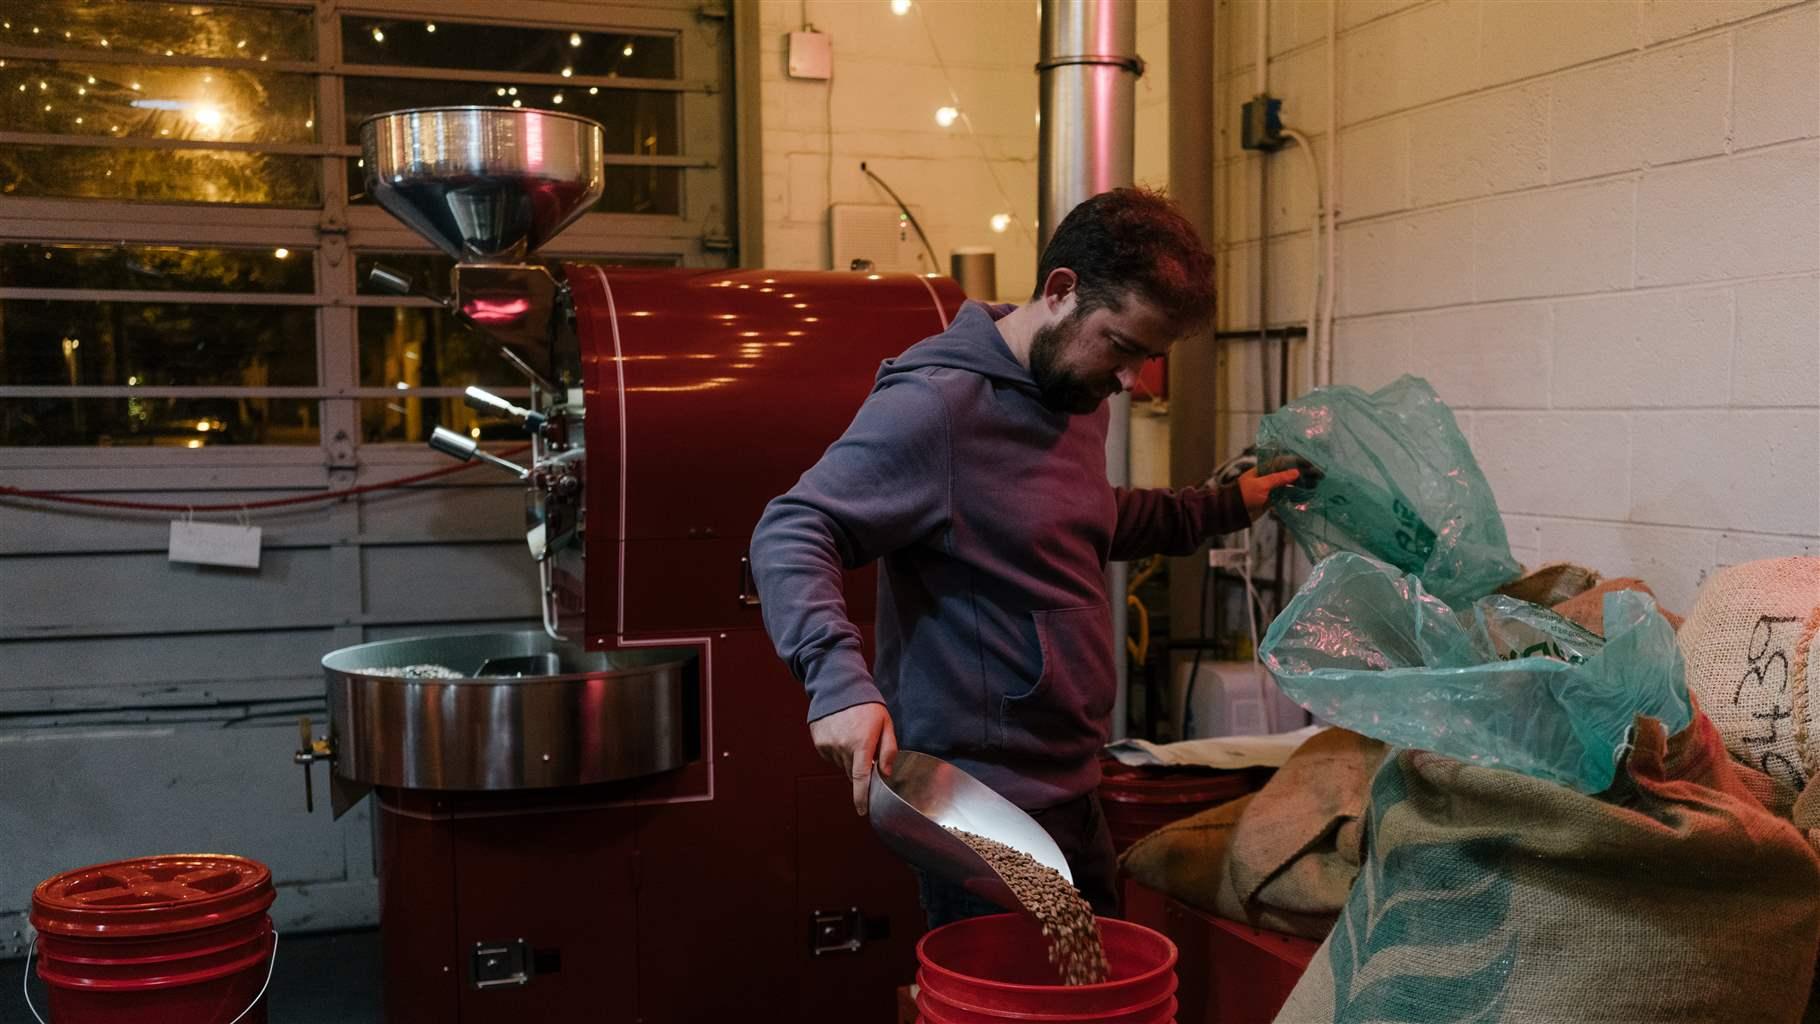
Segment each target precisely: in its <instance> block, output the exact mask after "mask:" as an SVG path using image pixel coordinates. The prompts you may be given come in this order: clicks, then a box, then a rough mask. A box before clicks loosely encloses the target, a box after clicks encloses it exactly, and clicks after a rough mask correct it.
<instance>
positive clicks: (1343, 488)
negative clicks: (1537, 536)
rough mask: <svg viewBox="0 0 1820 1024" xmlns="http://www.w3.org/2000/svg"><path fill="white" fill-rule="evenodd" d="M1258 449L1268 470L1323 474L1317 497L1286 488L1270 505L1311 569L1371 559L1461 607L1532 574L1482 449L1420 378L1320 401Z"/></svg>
mask: <svg viewBox="0 0 1820 1024" xmlns="http://www.w3.org/2000/svg"><path fill="white" fill-rule="evenodd" d="M1257 447H1258V458H1259V460H1260V461H1264V460H1267V459H1270V458H1273V457H1277V456H1281V455H1293V456H1300V457H1301V458H1304V459H1307V460H1308V461H1309V462H1312V463H1313V464H1314V465H1315V466H1317V467H1319V469H1320V474H1319V476H1318V478H1317V479H1316V481H1315V483H1314V484H1313V486H1312V487H1304V486H1300V485H1297V486H1291V487H1283V488H1279V489H1278V490H1277V491H1276V492H1275V493H1274V494H1272V495H1271V500H1270V504H1271V507H1272V508H1273V509H1274V510H1275V511H1276V514H1277V518H1278V519H1280V520H1281V521H1282V523H1283V525H1284V526H1286V527H1287V528H1288V529H1289V532H1290V533H1291V534H1293V535H1294V536H1295V539H1296V543H1297V544H1299V545H1300V546H1301V548H1302V550H1303V551H1304V552H1306V553H1307V554H1308V559H1309V561H1311V562H1319V561H1320V560H1321V559H1323V558H1326V557H1327V556H1328V555H1331V554H1333V553H1335V552H1337V551H1356V552H1359V553H1360V554H1366V555H1370V556H1372V557H1373V558H1376V559H1379V560H1381V561H1384V562H1388V563H1389V564H1391V565H1394V566H1396V567H1397V568H1399V569H1401V570H1403V571H1404V572H1410V573H1415V574H1416V575H1417V576H1419V577H1421V579H1422V585H1423V586H1424V587H1426V588H1427V589H1428V592H1429V593H1431V594H1433V595H1435V596H1436V597H1439V598H1440V599H1441V600H1443V601H1446V602H1447V603H1448V604H1451V605H1454V606H1455V607H1459V606H1461V605H1465V604H1467V603H1469V602H1471V601H1474V600H1477V599H1478V598H1481V597H1484V596H1485V595H1486V594H1489V593H1491V592H1492V591H1493V590H1496V589H1497V588H1498V587H1499V586H1501V585H1502V584H1504V583H1508V582H1509V581H1511V580H1513V579H1516V578H1517V576H1518V575H1520V574H1521V572H1522V569H1521V567H1520V566H1518V565H1517V562H1516V560H1515V559H1514V558H1512V557H1511V556H1510V540H1509V539H1508V538H1507V537H1506V536H1505V533H1504V517H1503V516H1501V515H1499V514H1498V503H1497V500H1496V499H1495V498H1493V497H1492V493H1491V485H1490V484H1488V483H1486V482H1485V474H1484V473H1482V472H1480V470H1479V464H1478V462H1477V461H1475V460H1474V459H1473V457H1472V447H1471V446H1470V445H1468V444H1467V443H1466V438H1465V436H1464V435H1462V434H1461V433H1460V427H1459V425H1458V424H1456V423H1455V422H1454V418H1453V412H1452V411H1451V410H1449V409H1448V408H1447V405H1446V404H1445V403H1444V402H1442V401H1441V400H1440V398H1438V397H1436V396H1435V393H1434V389H1433V388H1431V387H1429V386H1428V382H1427V381H1425V380H1423V379H1421V378H1420V377H1410V376H1404V377H1401V378H1399V379H1398V380H1396V381H1394V382H1393V383H1391V384H1389V385H1387V386H1385V387H1384V388H1383V389H1382V390H1380V391H1378V392H1376V393H1375V394H1369V395H1368V394H1366V393H1365V392H1363V391H1360V390H1359V389H1358V388H1353V387H1327V388H1320V389H1318V390H1315V391H1311V392H1309V393H1308V394H1306V395H1303V396H1302V397H1301V398H1298V399H1296V400H1295V401H1293V402H1290V403H1289V404H1288V405H1285V406H1283V407H1282V408H1280V409H1278V410H1277V411H1275V412H1273V413H1271V414H1269V415H1268V416H1265V417H1264V419H1263V422H1261V423H1260V424H1259V425H1258V445H1257Z"/></svg>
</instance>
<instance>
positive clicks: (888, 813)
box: [867, 750, 1074, 911]
mask: <svg viewBox="0 0 1820 1024" xmlns="http://www.w3.org/2000/svg"><path fill="white" fill-rule="evenodd" d="M867 799H868V800H869V802H870V805H869V808H868V816H869V817H870V818H871V819H872V829H873V831H875V832H877V833H878V837H879V838H880V839H882V840H884V842H885V845H886V846H888V847H890V849H891V852H892V853H895V854H897V855H898V856H899V857H902V858H903V859H905V860H907V861H909V862H910V863H912V864H914V865H916V866H917V867H919V868H922V869H923V870H924V871H927V872H929V873H930V874H932V875H934V876H936V877H937V878H941V879H943V880H944V881H948V882H952V883H954V884H955V885H959V886H961V887H963V888H965V889H966V890H967V891H968V892H971V893H973V894H974V895H976V896H978V897H980V898H981V899H985V900H990V901H992V902H993V903H996V904H998V905H999V906H1001V907H1004V908H1005V909H1007V910H1013V911H1022V910H1023V909H1024V907H1023V904H1021V903H1020V902H1019V901H1018V898H1017V895H1016V894H1015V893H1013V892H1012V891H1011V886H1009V885H1007V884H1006V882H1005V879H1004V877H1003V876H1001V875H1000V874H999V873H998V872H997V871H996V870H994V869H993V867H992V865H991V864H989V863H987V861H986V859H985V858H984V857H981V856H980V855H979V854H978V853H976V852H974V849H973V847H971V846H968V845H967V844H966V842H965V841H963V840H962V839H961V838H960V837H959V836H957V835H955V834H954V833H952V832H949V831H948V827H949V826H952V827H954V828H958V829H965V830H966V831H968V832H972V833H973V834H974V835H979V836H985V837H986V838H987V839H993V840H996V841H998V842H1001V843H1004V844H1005V845H1006V846H1009V847H1011V848H1012V849H1014V850H1017V851H1019V852H1022V853H1027V854H1029V855H1030V857H1031V858H1032V859H1034V860H1035V861H1036V862H1037V863H1038V864H1042V865H1045V866H1047V867H1051V868H1054V869H1055V870H1057V871H1059V872H1061V875H1062V877H1063V878H1065V879H1067V880H1068V884H1070V885H1073V884H1074V875H1073V874H1071V873H1070V872H1069V871H1068V861H1067V859H1066V858H1064V857H1063V856H1062V851H1061V849H1060V848H1058V847H1057V846H1056V845H1055V840H1053V839H1051V838H1049V833H1047V832H1045V831H1043V826H1041V825H1038V824H1037V823H1036V821H1035V819H1033V818H1031V817H1030V815H1028V814H1025V813H1024V812H1023V810H1022V809H1021V808H1019V807H1018V806H1017V805H1016V804H1014V803H1012V802H1011V801H1009V800H1007V799H1005V798H1004V797H1002V796H999V795H998V794H997V793H996V792H994V791H993V790H992V789H991V787H989V786H987V785H986V784H985V783H983V782H981V781H979V780H978V779H976V778H974V777H973V776H971V775H968V774H967V773H966V772H964V771H962V770H960V769H959V768H956V767H955V766H953V765H951V764H949V763H948V762H946V761H944V760H942V759H941V758H939V757H932V756H930V755H928V754H920V753H917V752H916V751H914V750H900V751H898V752H897V757H896V759H895V760H893V761H892V762H891V777H890V778H888V779H887V778H885V776H884V774H883V773H881V772H879V771H877V770H876V769H875V770H874V771H873V772H872V782H871V789H870V791H869V795H868V797H867Z"/></svg>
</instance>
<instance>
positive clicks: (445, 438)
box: [430, 427, 531, 480]
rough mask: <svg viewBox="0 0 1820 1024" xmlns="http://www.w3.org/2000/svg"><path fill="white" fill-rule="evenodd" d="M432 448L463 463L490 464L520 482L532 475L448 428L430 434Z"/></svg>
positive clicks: (437, 429)
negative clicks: (477, 462) (483, 449)
mask: <svg viewBox="0 0 1820 1024" xmlns="http://www.w3.org/2000/svg"><path fill="white" fill-rule="evenodd" d="M430 447H431V448H434V449H436V450H437V451H439V452H441V453H443V454H444V455H453V456H455V457H456V458H458V459H460V460H461V461H463V462H469V461H472V460H474V459H479V460H480V461H482V462H490V463H492V464H493V465H495V466H498V467H499V468H500V469H503V470H505V471H506V472H508V473H511V474H512V475H514V476H516V477H518V479H520V480H523V479H525V478H526V477H529V476H530V475H531V471H530V470H528V469H526V468H524V467H523V466H520V465H519V464H518V463H516V462H512V461H511V460H509V459H502V458H500V457H499V456H497V455H494V454H492V453H491V452H484V451H481V450H480V442H479V441H476V440H474V439H473V438H471V437H464V436H462V435H461V434H457V433H456V432H454V431H453V430H450V429H449V428H447V427H437V428H436V430H435V431H434V432H432V433H431V434H430Z"/></svg>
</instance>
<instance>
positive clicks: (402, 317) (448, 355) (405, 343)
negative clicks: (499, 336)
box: [359, 306, 524, 388]
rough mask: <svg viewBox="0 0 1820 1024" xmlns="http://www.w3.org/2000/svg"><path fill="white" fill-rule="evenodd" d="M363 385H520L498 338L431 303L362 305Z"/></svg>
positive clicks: (384, 386)
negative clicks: (462, 321)
mask: <svg viewBox="0 0 1820 1024" xmlns="http://www.w3.org/2000/svg"><path fill="white" fill-rule="evenodd" d="M359 320H360V386H361V387H368V388H373V387H378V388H387V387H397V386H399V385H403V386H405V387H467V386H468V385H470V384H478V385H481V386H482V387H487V388H492V387H497V386H501V385H505V386H513V387H516V386H521V385H523V383H524V377H523V376H522V375H520V374H519V373H518V371H516V370H514V369H512V366H511V364H510V363H507V362H506V361H505V360H504V359H503V358H501V357H500V355H499V342H497V341H494V340H493V339H492V338H489V337H487V336H486V335H484V334H482V333H480V332H479V331H476V330H474V329H473V328H471V327H468V326H467V325H465V324H463V323H461V322H460V321H459V320H456V319H455V318H454V317H453V316H450V315H449V314H448V313H445V312H443V311H442V310H440V309H433V308H430V307H427V306H366V307H363V308H362V309H361V310H360V317H359Z"/></svg>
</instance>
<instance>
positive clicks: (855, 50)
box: [757, 0, 1169, 302]
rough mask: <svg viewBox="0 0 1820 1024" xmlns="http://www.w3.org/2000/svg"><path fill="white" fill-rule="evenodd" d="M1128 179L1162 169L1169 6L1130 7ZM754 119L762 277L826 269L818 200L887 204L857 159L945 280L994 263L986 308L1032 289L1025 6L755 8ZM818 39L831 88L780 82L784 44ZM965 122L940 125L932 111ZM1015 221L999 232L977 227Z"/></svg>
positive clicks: (820, 3) (862, 1)
mask: <svg viewBox="0 0 1820 1024" xmlns="http://www.w3.org/2000/svg"><path fill="white" fill-rule="evenodd" d="M1134 2H1135V3H1136V5H1137V26H1138V53H1139V55H1140V56H1142V57H1143V58H1144V61H1145V63H1146V64H1147V65H1148V67H1147V69H1146V72H1145V74H1144V76H1143V77H1142V78H1141V79H1140V80H1139V81H1138V85H1137V119H1136V124H1135V134H1136V136H1137V152H1136V160H1135V162H1134V167H1133V171H1134V174H1135V176H1136V178H1137V180H1138V181H1139V182H1141V183H1144V184H1147V185H1150V186H1152V187H1155V188H1162V187H1164V186H1165V185H1166V182H1167V177H1168V172H1169V152H1168V140H1169V124H1168V120H1167V118H1168V115H1169V104H1168V97H1169V64H1168V58H1169V52H1168V37H1167V35H1166V32H1167V30H1168V22H1169V0H1134ZM759 14H760V30H761V31H760V35H761V43H760V46H761V52H760V83H759V91H760V101H759V122H760V132H761V141H762V149H763V160H764V199H763V203H764V231H765V239H764V253H763V255H762V258H761V259H760V260H758V261H757V262H759V263H762V264H763V265H764V266H767V267H779V268H789V269H829V259H830V254H829V243H828V237H829V236H828V206H829V204H830V203H889V202H890V201H891V199H890V197H889V196H887V195H886V194H885V193H884V191H883V190H882V189H880V188H879V187H878V186H877V185H876V184H874V183H873V182H872V181H871V180H870V179H868V178H867V177H866V176H865V175H864V174H862V173H861V172H860V170H859V164H860V161H862V160H864V161H866V162H867V164H868V165H869V166H870V167H871V168H872V170H874V171H875V172H877V173H878V174H879V175H881V176H882V177H883V178H884V179H885V180H886V181H888V182H890V183H891V187H892V188H894V189H896V190H897V193H898V195H900V196H902V197H903V199H904V201H905V202H907V203H908V204H910V207H911V208H912V210H914V211H915V213H916V215H917V219H918V220H919V221H921V223H922V225H923V229H924V230H925V231H927V232H928V233H929V241H930V243H931V244H932V245H933V246H934V247H935V253H936V256H937V258H939V259H940V260H941V261H942V266H941V268H940V270H941V271H942V273H947V271H948V267H947V261H948V254H949V251H950V250H951V249H954V248H956V247H959V246H964V245H989V246H992V247H993V248H994V249H996V250H997V252H998V284H999V296H1000V297H1001V298H1003V299H1005V300H1007V301H1012V302H1022V301H1023V300H1024V299H1025V298H1027V297H1028V296H1029V295H1030V292H1031V291H1032V290H1033V288H1034V287H1035V279H1036V216H1037V211H1036V180H1037V179H1036V148H1037V142H1036V139H1037V124H1036V112H1037V105H1038V98H1037V77H1036V70H1035V68H1036V59H1037V47H1038V38H1037V32H1038V19H1037V0H914V2H913V3H912V4H911V6H910V10H909V12H908V13H906V14H904V15H897V14H894V13H892V8H891V3H890V0H806V2H805V0H759ZM805 25H812V26H814V28H815V29H816V31H819V32H825V33H827V34H828V35H829V39H830V43H831V44H832V48H833V52H834V77H833V78H832V79H831V80H830V81H827V82H818V81H804V80H799V79H793V78H790V77H789V76H788V75H787V74H786V73H785V69H786V66H787V48H788V35H789V33H791V32H795V31H801V30H802V29H803V27H804V26H805ZM951 88H952V90H953V96H954V97H955V98H957V99H958V100H959V104H958V106H959V108H960V109H961V110H964V111H966V113H967V116H968V118H969V119H970V120H971V121H972V125H973V131H974V134H973V135H969V134H968V131H967V128H966V125H964V124H960V123H957V124H955V125H953V126H952V127H949V128H943V127H941V126H939V125H937V124H936V123H935V120H934V117H935V111H936V108H938V107H942V106H953V105H955V103H954V99H951V98H950V89H951ZM996 213H1009V214H1011V215H1012V216H1013V217H1014V218H1016V222H1015V223H1014V224H1013V225H1012V226H1011V227H1010V229H1009V230H1007V231H1006V232H1004V233H1003V234H999V233H996V232H994V231H993V230H992V228H991V220H992V216H993V215H994V214H996Z"/></svg>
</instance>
